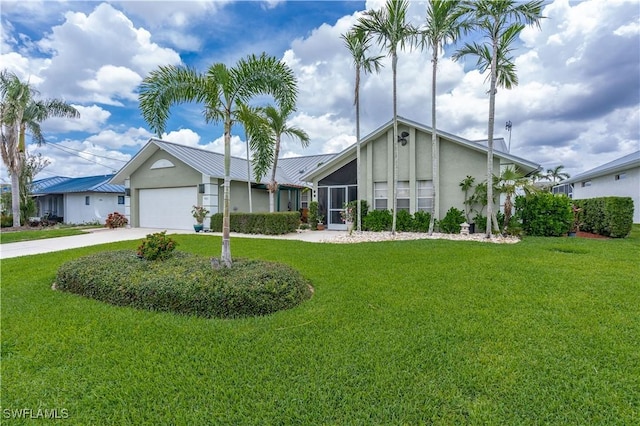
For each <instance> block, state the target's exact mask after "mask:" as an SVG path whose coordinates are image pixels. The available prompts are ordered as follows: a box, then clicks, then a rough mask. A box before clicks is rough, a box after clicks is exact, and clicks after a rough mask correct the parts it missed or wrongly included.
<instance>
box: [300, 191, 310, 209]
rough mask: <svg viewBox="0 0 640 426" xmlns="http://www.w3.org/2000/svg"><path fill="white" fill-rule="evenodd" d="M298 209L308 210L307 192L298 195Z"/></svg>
mask: <svg viewBox="0 0 640 426" xmlns="http://www.w3.org/2000/svg"><path fill="white" fill-rule="evenodd" d="M300 207H301V208H303V209H308V208H309V191H304V192H302V193H301V194H300Z"/></svg>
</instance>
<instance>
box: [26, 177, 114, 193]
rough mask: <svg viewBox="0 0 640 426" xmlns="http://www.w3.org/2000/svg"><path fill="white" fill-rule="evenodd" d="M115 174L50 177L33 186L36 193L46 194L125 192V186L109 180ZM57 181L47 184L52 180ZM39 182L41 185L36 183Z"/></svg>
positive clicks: (33, 191)
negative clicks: (43, 183)
mask: <svg viewBox="0 0 640 426" xmlns="http://www.w3.org/2000/svg"><path fill="white" fill-rule="evenodd" d="M111 178H113V175H101V176H86V177H79V178H64V177H59V176H58V177H56V178H48V179H46V180H47V181H48V182H45V185H42V184H41V183H42V182H41V181H36V182H34V186H35V188H32V193H33V194H34V195H45V194H68V193H74V192H103V193H122V194H124V186H122V185H114V184H110V183H109V181H110V180H111ZM43 180H45V179H43ZM55 180H57V182H56V183H52V184H49V185H46V183H50V182H52V181H55ZM36 184H39V185H36Z"/></svg>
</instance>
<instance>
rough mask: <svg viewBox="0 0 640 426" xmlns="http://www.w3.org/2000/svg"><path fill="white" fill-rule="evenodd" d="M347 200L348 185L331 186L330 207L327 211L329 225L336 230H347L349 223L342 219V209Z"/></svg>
mask: <svg viewBox="0 0 640 426" xmlns="http://www.w3.org/2000/svg"><path fill="white" fill-rule="evenodd" d="M346 202H347V187H346V186H331V187H329V209H328V211H327V227H328V228H329V229H335V230H346V229H347V225H346V224H345V223H344V222H343V221H342V210H343V209H344V203H346Z"/></svg>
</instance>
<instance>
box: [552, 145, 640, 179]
mask: <svg viewBox="0 0 640 426" xmlns="http://www.w3.org/2000/svg"><path fill="white" fill-rule="evenodd" d="M632 167H640V151H636V152H632V153H631V154H627V155H625V156H622V157H620V158H618V159H616V160H613V161H610V162H608V163H605V164H603V165H601V166H598V167H595V168H593V169H591V170H587V171H586V172H583V173H579V174H577V175H575V176H574V177H572V178H569V179H565V180H563V181H562V184H567V183H574V182H579V181H581V180H585V179H590V178H594V177H598V176H603V175H607V174H610V173H614V172H618V171H623V170H626V169H630V168H632Z"/></svg>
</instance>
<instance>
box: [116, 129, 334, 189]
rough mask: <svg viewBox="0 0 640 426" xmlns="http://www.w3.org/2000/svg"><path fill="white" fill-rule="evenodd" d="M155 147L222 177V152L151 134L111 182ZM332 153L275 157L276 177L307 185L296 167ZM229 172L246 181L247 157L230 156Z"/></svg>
mask: <svg viewBox="0 0 640 426" xmlns="http://www.w3.org/2000/svg"><path fill="white" fill-rule="evenodd" d="M158 149H160V150H162V151H165V152H167V153H168V154H170V155H171V156H173V157H175V158H176V159H178V160H180V161H182V162H183V163H185V164H187V165H188V166H190V167H192V168H193V169H195V170H197V171H198V172H200V173H202V174H205V175H208V176H211V177H213V178H217V179H224V155H223V154H220V153H217V152H213V151H208V150H206V149H202V148H195V147H191V146H186V145H180V144H177V143H173V142H166V141H163V140H160V139H155V138H152V139H150V140H149V142H148V143H147V144H146V145H145V146H144V147H143V148H142V149H141V150H140V151H139V152H138V153H137V154H136V155H135V156H134V157H133V158H132V159H131V160H130V161H129V162H128V163H127V164H125V166H124V167H123V168H122V169H120V171H118V173H116V175H115V176H114V178H113V179H112V182H114V183H116V182H117V183H121V182H124V180H125V179H126V178H127V177H128V176H129V175H131V173H132V172H133V171H134V170H135V169H137V168H138V167H140V165H141V164H142V163H143V162H144V161H146V160H147V159H148V158H149V157H151V155H152V154H153V153H154V152H156V151H157V150H158ZM334 155H335V154H324V155H312V156H303V157H291V158H280V159H278V168H277V170H276V181H277V182H278V183H279V184H281V185H287V186H309V185H308V184H306V183H305V181H304V180H302V179H301V177H302V174H301V173H300V172H299V171H300V170H305V171H308V170H311V169H312V168H313V167H317V164H318V163H323V162H326V161H328V159H330V158H331V157H333V156H334ZM250 170H251V178H250V179H251V182H255V183H261V184H265V185H266V184H267V183H269V180H270V176H271V174H270V173H268V174H267V176H263V177H262V179H261V180H260V182H256V181H255V176H254V173H253V167H251V168H250ZM230 176H231V180H234V181H243V182H246V181H247V160H246V159H245V158H240V157H234V156H232V157H231V164H230Z"/></svg>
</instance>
